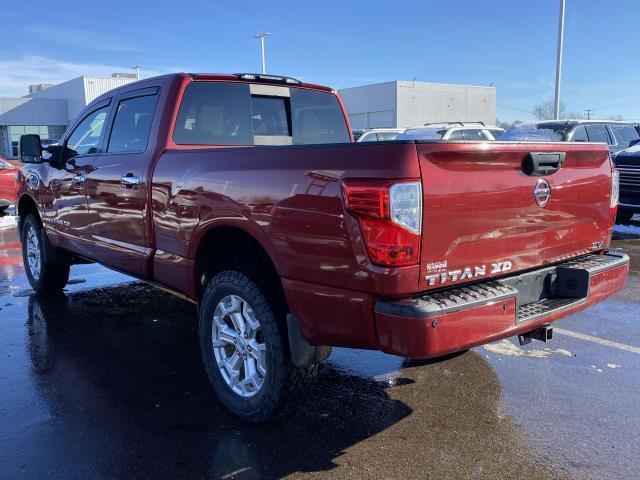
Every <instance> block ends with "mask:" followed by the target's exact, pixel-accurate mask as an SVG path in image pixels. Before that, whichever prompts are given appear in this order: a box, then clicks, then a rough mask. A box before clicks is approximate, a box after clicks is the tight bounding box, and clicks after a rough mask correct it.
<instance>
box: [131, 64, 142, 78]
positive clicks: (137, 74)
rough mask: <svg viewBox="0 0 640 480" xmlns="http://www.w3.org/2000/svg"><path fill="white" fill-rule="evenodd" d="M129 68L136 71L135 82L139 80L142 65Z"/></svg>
mask: <svg viewBox="0 0 640 480" xmlns="http://www.w3.org/2000/svg"><path fill="white" fill-rule="evenodd" d="M131 68H133V69H134V70H135V71H136V80H140V69H141V68H142V65H134V66H133V67H131Z"/></svg>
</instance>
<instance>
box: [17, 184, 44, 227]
mask: <svg viewBox="0 0 640 480" xmlns="http://www.w3.org/2000/svg"><path fill="white" fill-rule="evenodd" d="M29 214H33V215H35V216H36V217H37V218H38V220H40V223H42V216H41V215H40V210H39V209H38V204H37V202H36V201H35V199H34V198H33V197H32V196H31V195H29V194H28V193H25V194H22V195H21V196H20V199H19V200H18V202H17V204H16V216H17V217H18V223H17V228H18V235H19V236H20V237H22V226H23V225H24V219H25V218H26V217H27V215H29Z"/></svg>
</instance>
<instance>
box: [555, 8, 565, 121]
mask: <svg viewBox="0 0 640 480" xmlns="http://www.w3.org/2000/svg"><path fill="white" fill-rule="evenodd" d="M564 8H565V0H560V20H559V22H560V23H559V25H558V56H557V58H556V98H555V101H554V103H553V118H555V119H556V120H558V119H559V117H560V80H561V79H562V47H563V44H564Z"/></svg>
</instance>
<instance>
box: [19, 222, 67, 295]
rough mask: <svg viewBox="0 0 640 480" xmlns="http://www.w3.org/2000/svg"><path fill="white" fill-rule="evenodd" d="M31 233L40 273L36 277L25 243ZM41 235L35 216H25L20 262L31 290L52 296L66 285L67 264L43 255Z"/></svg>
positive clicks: (40, 225) (39, 225)
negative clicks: (33, 234)
mask: <svg viewBox="0 0 640 480" xmlns="http://www.w3.org/2000/svg"><path fill="white" fill-rule="evenodd" d="M31 231H33V232H34V233H35V241H36V242H37V248H38V250H37V251H38V255H39V258H40V273H39V274H38V275H36V274H34V273H33V272H32V271H31V267H30V264H29V260H28V247H27V242H28V241H29V239H28V236H29V232H31ZM43 234H44V232H43V231H42V224H41V223H40V220H39V219H38V218H37V217H36V216H35V215H32V214H29V215H27V216H26V217H25V219H24V223H23V225H22V239H21V240H22V261H23V263H24V270H25V273H26V275H27V280H28V281H29V284H30V285H31V288H33V289H34V290H35V291H36V292H38V293H40V294H54V293H56V292H60V291H61V290H62V289H63V288H64V287H65V286H66V285H67V282H68V281H69V264H68V263H66V262H63V261H61V260H59V259H57V258H55V256H54V255H45V248H46V247H45V245H44V243H43ZM52 257H53V258H52Z"/></svg>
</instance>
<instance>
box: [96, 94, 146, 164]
mask: <svg viewBox="0 0 640 480" xmlns="http://www.w3.org/2000/svg"><path fill="white" fill-rule="evenodd" d="M157 99H158V96H157V95H147V96H144V97H135V98H128V99H126V100H122V101H120V103H119V104H118V109H117V111H116V118H115V120H114V121H113V128H112V129H111V138H110V139H109V146H108V147H107V152H109V153H121V152H144V151H145V150H146V149H147V143H148V142H149V132H150V131H151V122H152V121H153V114H154V113H155V110H156V101H157Z"/></svg>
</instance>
